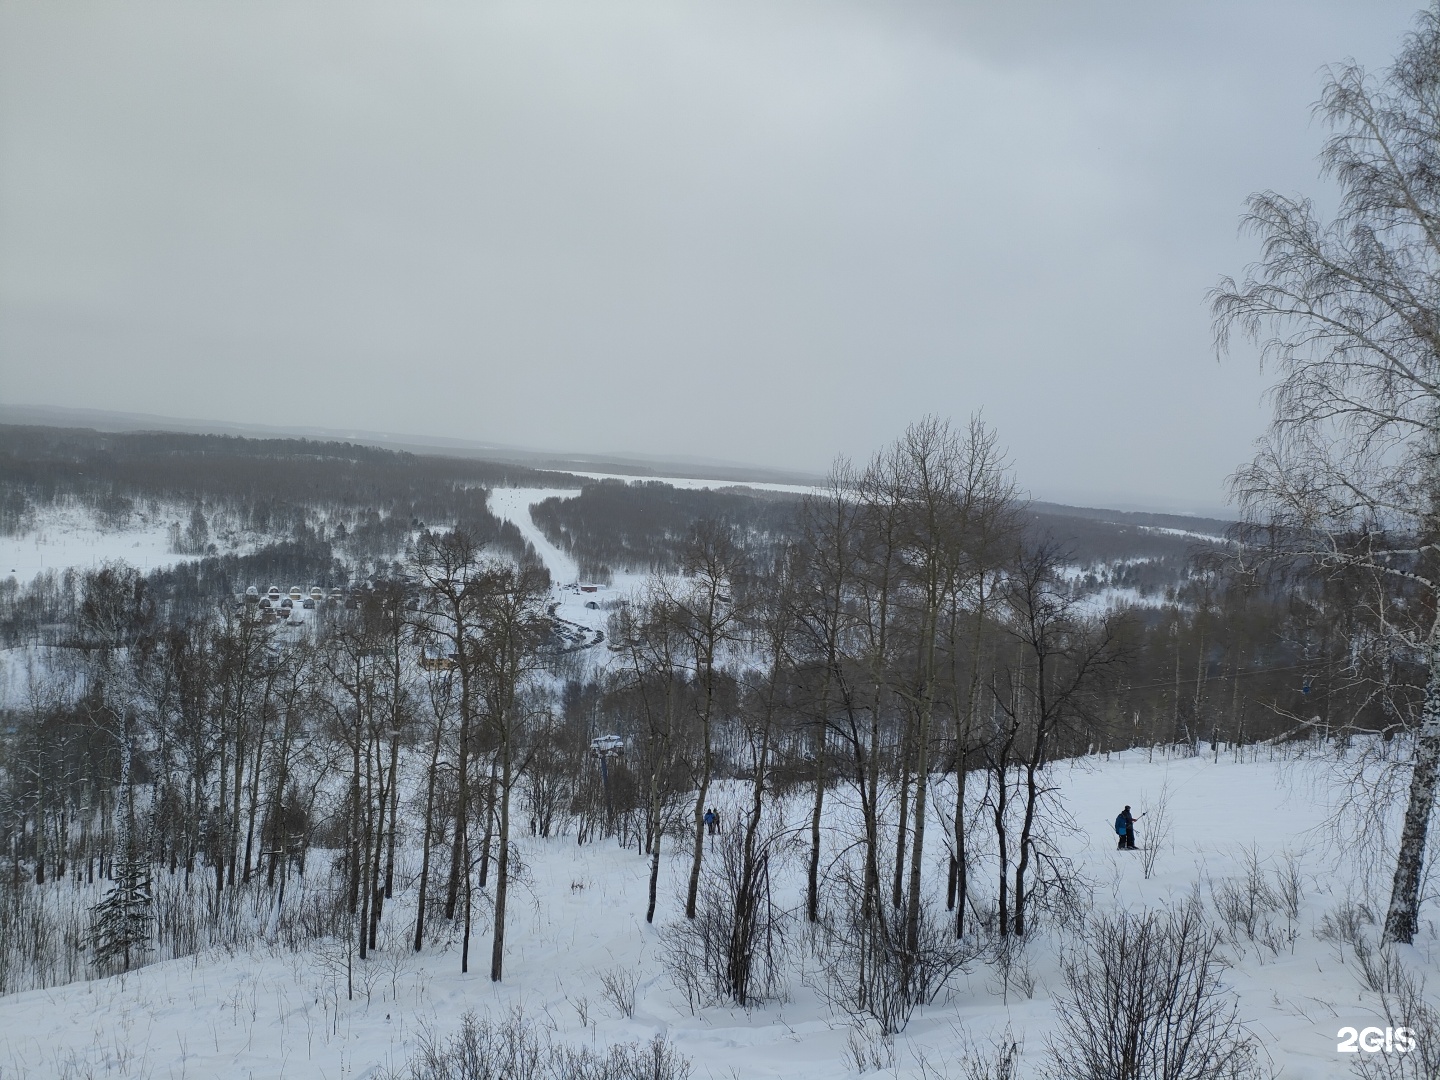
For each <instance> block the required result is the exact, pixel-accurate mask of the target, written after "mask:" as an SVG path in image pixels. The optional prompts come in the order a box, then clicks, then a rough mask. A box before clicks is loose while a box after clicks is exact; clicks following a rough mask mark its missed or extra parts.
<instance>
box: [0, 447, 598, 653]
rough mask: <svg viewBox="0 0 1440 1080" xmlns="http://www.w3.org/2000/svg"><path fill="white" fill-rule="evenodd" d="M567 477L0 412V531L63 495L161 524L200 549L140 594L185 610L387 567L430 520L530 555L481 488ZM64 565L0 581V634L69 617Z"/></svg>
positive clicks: (174, 539) (49, 508)
mask: <svg viewBox="0 0 1440 1080" xmlns="http://www.w3.org/2000/svg"><path fill="white" fill-rule="evenodd" d="M574 482H575V481H574V479H573V478H572V477H570V476H568V475H567V474H563V473H550V472H539V471H536V470H532V469H527V468H524V467H523V466H517V465H505V464H495V463H491V462H484V461H471V460H467V459H463V458H451V457H439V456H436V457H426V456H422V455H416V454H409V453H403V452H399V451H394V450H382V449H376V448H374V447H366V446H356V445H354V444H351V443H339V442H312V441H309V440H306V439H264V440H259V439H244V438H236V437H232V436H218V435H187V434H175V433H148V432H136V433H124V434H109V433H103V432H96V431H88V430H80V429H66V428H45V427H12V426H0V535H12V536H13V535H18V534H20V533H24V532H27V531H29V530H31V529H34V528H36V527H38V526H40V525H41V524H43V522H44V520H45V518H46V516H47V515H49V514H53V513H56V512H59V511H63V510H65V509H79V510H81V511H83V512H85V513H88V514H90V515H91V516H92V517H93V518H94V520H95V522H96V525H97V526H98V527H100V528H104V529H125V528H131V527H136V526H145V525H151V526H154V525H165V524H168V525H169V527H170V533H171V544H172V547H173V548H174V550H175V551H176V552H178V553H182V554H187V555H192V556H199V558H198V559H195V560H193V561H190V562H186V563H182V564H180V565H177V566H174V567H171V568H168V569H163V570H157V571H155V572H154V573H152V574H151V575H150V578H149V581H150V592H151V594H152V596H153V597H154V598H155V600H156V602H158V603H162V604H165V605H169V606H171V607H175V608H177V609H183V610H193V609H195V608H196V607H197V606H205V605H209V604H213V603H214V601H215V600H217V599H220V598H225V597H229V596H230V595H232V594H233V593H235V592H238V591H240V590H242V589H244V588H245V587H246V586H247V585H250V584H254V583H257V582H260V583H263V582H267V581H281V582H297V581H298V582H304V583H305V584H306V585H307V586H309V585H311V584H318V585H323V586H326V587H330V586H335V585H347V584H350V583H352V581H354V580H355V579H357V578H372V577H376V576H380V577H384V576H388V575H390V574H392V573H393V571H394V564H395V560H396V559H397V558H399V557H400V556H401V555H402V554H403V551H404V548H405V544H406V542H407V540H409V539H410V538H411V537H412V536H413V535H414V534H415V533H417V532H418V531H419V530H420V529H422V528H424V527H426V526H431V527H446V528H449V527H452V526H459V527H462V528H464V529H466V530H467V531H468V532H470V533H471V534H473V535H474V536H475V537H476V538H477V540H479V541H481V542H482V543H485V544H488V545H492V546H494V547H496V548H498V549H499V550H502V551H505V552H507V553H509V554H511V555H513V556H514V557H515V558H517V559H521V560H526V559H530V560H533V559H534V557H535V556H534V551H533V550H532V549H531V548H530V547H529V545H528V544H527V543H526V542H525V539H524V538H523V537H522V536H521V535H520V531H519V530H518V529H516V528H515V526H514V525H511V524H509V523H508V522H502V521H501V520H500V519H499V518H497V517H495V515H494V514H492V513H491V512H490V510H489V508H488V506H487V505H486V502H487V500H488V498H489V495H490V487H491V486H493V485H497V484H501V485H504V484H525V485H549V486H554V485H556V484H567V483H574ZM73 576H74V575H71V577H73ZM65 578H66V575H65V574H63V573H55V572H50V573H47V574H44V575H41V577H40V579H37V580H36V581H35V582H33V583H32V584H30V585H28V586H25V587H21V586H20V585H19V584H18V583H17V582H15V581H14V580H13V579H9V580H0V640H4V641H6V642H7V643H12V644H13V643H14V641H15V640H16V637H17V635H19V634H20V633H21V630H20V628H21V627H30V628H34V627H36V626H45V625H51V626H56V625H63V624H65V623H66V622H67V621H68V616H69V614H72V612H71V610H70V609H71V608H72V607H73V605H74V603H75V602H76V600H75V597H76V595H77V593H76V588H75V585H74V582H73V581H72V582H70V583H69V584H68V585H67V582H66V580H65Z"/></svg>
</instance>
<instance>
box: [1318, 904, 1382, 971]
mask: <svg viewBox="0 0 1440 1080" xmlns="http://www.w3.org/2000/svg"><path fill="white" fill-rule="evenodd" d="M1374 925H1375V912H1374V911H1372V910H1371V909H1370V906H1369V905H1368V904H1366V903H1364V902H1362V901H1359V900H1352V899H1349V898H1346V899H1345V900H1343V901H1341V902H1340V903H1339V904H1338V905H1336V907H1335V909H1334V910H1333V911H1330V912H1327V913H1326V914H1324V915H1322V916H1321V917H1320V928H1319V929H1318V930H1317V931H1316V932H1315V936H1316V937H1318V938H1319V939H1320V940H1321V941H1332V942H1334V943H1335V944H1336V945H1338V946H1340V958H1341V959H1342V960H1343V959H1344V958H1345V948H1344V947H1345V946H1346V945H1349V946H1350V947H1351V948H1352V949H1353V948H1354V947H1355V943H1356V942H1360V943H1361V945H1362V947H1363V945H1364V942H1365V937H1366V933H1367V930H1366V928H1367V927H1371V926H1374Z"/></svg>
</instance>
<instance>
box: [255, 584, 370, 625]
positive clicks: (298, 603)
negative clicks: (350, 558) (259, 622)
mask: <svg viewBox="0 0 1440 1080" xmlns="http://www.w3.org/2000/svg"><path fill="white" fill-rule="evenodd" d="M244 601H245V603H246V604H247V605H252V606H254V607H256V608H258V609H259V611H260V612H261V614H262V615H263V616H266V617H269V618H276V619H288V618H290V614H291V612H292V611H294V610H295V609H296V608H305V609H310V608H316V607H319V606H320V605H322V604H345V605H346V606H347V607H354V606H355V603H356V601H355V599H354V598H353V597H351V596H350V595H349V594H348V593H347V592H346V591H345V590H344V589H331V590H330V591H329V592H328V593H327V592H326V591H325V590H324V589H322V588H321V587H320V586H319V585H313V586H311V588H310V590H309V591H308V592H306V591H305V590H304V589H302V588H300V586H299V585H291V586H290V591H289V592H288V593H285V592H282V591H281V590H280V586H279V585H271V586H270V588H269V589H267V590H266V591H265V592H263V593H262V592H261V591H260V590H259V589H258V588H257V587H256V586H254V585H251V586H250V587H249V588H248V589H246V590H245V597H244Z"/></svg>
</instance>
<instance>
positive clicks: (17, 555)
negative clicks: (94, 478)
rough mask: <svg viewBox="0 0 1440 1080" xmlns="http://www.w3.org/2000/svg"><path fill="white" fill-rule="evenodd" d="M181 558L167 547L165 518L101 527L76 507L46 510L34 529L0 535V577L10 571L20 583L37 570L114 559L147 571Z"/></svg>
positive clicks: (81, 566) (91, 564)
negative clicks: (17, 533)
mask: <svg viewBox="0 0 1440 1080" xmlns="http://www.w3.org/2000/svg"><path fill="white" fill-rule="evenodd" d="M187 558H189V556H185V555H176V554H174V553H173V552H172V551H171V550H170V534H169V523H168V522H153V523H142V524H135V525H130V526H126V527H124V528H120V529H113V530H112V529H104V528H101V527H100V525H99V524H98V523H97V522H96V521H95V519H94V517H93V516H92V515H91V514H90V513H89V512H88V511H87V510H84V509H83V508H80V507H65V508H59V509H53V510H50V511H47V512H46V513H45V514H44V515H43V517H42V518H41V520H40V522H39V523H38V524H37V527H36V528H34V529H31V530H29V531H28V532H24V533H21V534H20V535H18V536H0V576H11V575H13V576H14V577H15V578H16V579H17V580H18V581H19V582H20V583H21V584H22V585H23V584H26V583H28V582H30V581H32V580H33V579H34V578H35V577H36V575H38V574H39V573H40V572H41V571H42V570H55V571H63V570H65V569H66V568H67V567H72V566H73V567H76V568H78V569H85V570H88V569H91V568H93V567H97V566H100V565H102V564H103V563H105V562H108V561H111V560H117V559H118V560H123V561H125V562H127V563H129V564H130V565H131V566H135V567H139V568H140V570H141V571H142V572H145V573H148V572H149V571H151V570H155V569H158V568H159V567H162V566H173V565H174V564H176V563H179V562H184V561H186V559H187Z"/></svg>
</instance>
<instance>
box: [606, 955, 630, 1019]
mask: <svg viewBox="0 0 1440 1080" xmlns="http://www.w3.org/2000/svg"><path fill="white" fill-rule="evenodd" d="M599 975H600V992H601V994H602V995H603V996H604V998H605V1000H606V1001H608V1002H609V1003H610V1004H611V1005H613V1006H615V1009H616V1011H618V1012H619V1013H620V1015H621V1016H623V1017H625V1019H627V1020H633V1019H635V989H636V987H638V986H639V985H640V975H639V973H638V972H637V971H635V970H634V969H632V968H623V967H613V968H610V969H608V970H606V971H602V972H600V973H599Z"/></svg>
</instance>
